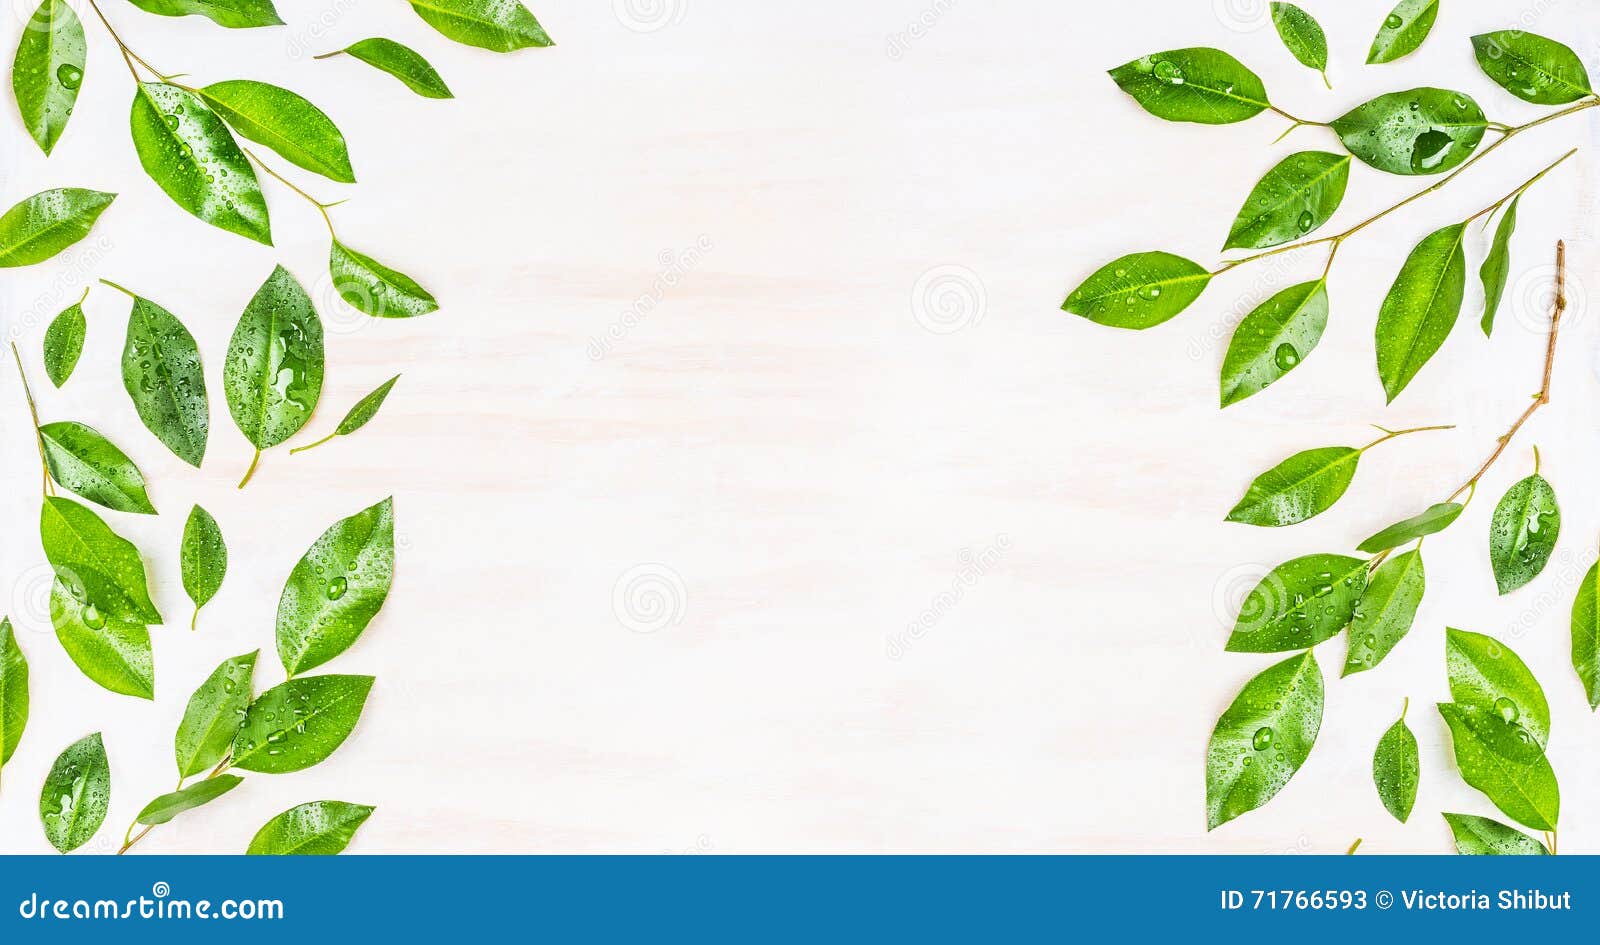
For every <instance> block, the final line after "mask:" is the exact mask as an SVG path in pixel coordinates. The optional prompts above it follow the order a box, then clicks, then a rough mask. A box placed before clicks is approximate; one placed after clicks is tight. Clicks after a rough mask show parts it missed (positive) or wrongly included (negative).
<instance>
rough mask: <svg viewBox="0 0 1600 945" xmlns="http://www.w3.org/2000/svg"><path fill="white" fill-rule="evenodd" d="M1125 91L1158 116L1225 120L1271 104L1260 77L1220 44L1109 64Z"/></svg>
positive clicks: (1214, 121)
mask: <svg viewBox="0 0 1600 945" xmlns="http://www.w3.org/2000/svg"><path fill="white" fill-rule="evenodd" d="M1111 78H1112V80H1113V81H1115V82H1116V83H1117V86H1118V87H1119V88H1121V89H1122V91H1124V92H1127V93H1128V94H1129V95H1131V96H1133V99H1134V101H1136V102H1138V103H1139V104H1140V105H1142V106H1144V110H1145V111H1147V112H1149V113H1150V114H1152V115H1155V116H1156V117H1157V118H1165V119H1166V120H1168V121H1193V122H1199V123H1201V124H1205V125H1226V124H1231V123H1233V122H1236V121H1244V120H1245V119H1247V118H1254V117H1255V116H1256V115H1259V114H1261V112H1262V110H1263V109H1265V108H1267V107H1268V102H1267V90H1266V88H1265V87H1264V86H1263V85H1262V84H1261V78H1260V77H1259V76H1257V75H1256V74H1255V73H1254V72H1251V71H1250V70H1249V69H1246V68H1245V66H1244V63H1242V62H1240V61H1239V60H1237V59H1235V58H1233V57H1232V56H1230V55H1228V54H1227V53H1225V52H1223V51H1222V50H1220V49H1210V48H1207V47H1196V48H1192V49H1171V50H1168V51H1166V52H1158V53H1151V54H1150V55H1148V56H1143V57H1141V58H1138V59H1135V60H1133V61H1132V62H1129V63H1126V64H1124V65H1120V66H1118V67H1116V68H1115V69H1112V70H1111Z"/></svg>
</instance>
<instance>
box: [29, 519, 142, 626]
mask: <svg viewBox="0 0 1600 945" xmlns="http://www.w3.org/2000/svg"><path fill="white" fill-rule="evenodd" d="M39 539H40V542H41V543H42V544H43V545H44V553H45V557H46V558H48V559H49V561H50V565H51V567H53V568H54V569H55V572H56V576H57V577H59V578H60V579H61V581H62V583H63V584H64V585H66V587H67V588H68V589H70V591H71V596H72V597H74V598H76V599H78V600H80V601H84V602H86V603H87V602H92V603H93V604H94V605H95V606H96V607H97V608H98V609H99V610H100V611H101V612H102V613H103V614H105V615H106V616H107V617H126V618H129V619H132V620H137V621H139V622H140V623H146V624H155V623H161V612H160V611H158V610H156V607H155V604H153V603H151V602H150V590H149V587H148V585H147V584H146V582H145V574H144V560H143V559H142V558H140V557H139V549H138V548H135V547H134V545H133V543H132V542H130V541H128V540H127V539H126V538H123V537H122V536H121V535H118V534H117V533H116V532H114V531H112V530H111V528H110V526H108V525H106V523H105V522H104V521H102V520H101V518H100V516H98V515H96V514H94V512H92V511H90V510H89V509H88V508H86V507H85V506H82V505H79V504H78V503H76V502H74V501H72V500H71V499H63V498H60V497H59V496H50V497H47V498H46V499H45V500H44V506H43V508H41V509H40V511H39Z"/></svg>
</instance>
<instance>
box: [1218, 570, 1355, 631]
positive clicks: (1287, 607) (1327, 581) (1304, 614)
mask: <svg viewBox="0 0 1600 945" xmlns="http://www.w3.org/2000/svg"><path fill="white" fill-rule="evenodd" d="M1366 587H1367V562H1366V561H1365V560H1364V559H1362V558H1352V557H1349V556H1348V555H1326V554H1322V555H1306V556H1304V557H1301V558H1294V559H1292V560H1290V561H1286V562H1284V563H1283V564H1280V565H1278V566H1277V567H1276V568H1273V569H1272V570H1271V571H1270V572H1269V573H1268V574H1267V576H1266V577H1264V578H1262V579H1261V582H1260V583H1259V584H1257V585H1256V586H1255V587H1254V588H1252V589H1251V591H1250V593H1249V594H1247V595H1245V599H1244V603H1243V604H1241V605H1240V607H1239V619H1238V620H1237V621H1236V622H1235V623H1234V625H1233V634H1232V635H1231V636H1229V637H1228V646H1227V649H1228V652H1230V653H1281V652H1284V651H1287V650H1300V649H1305V648H1306V647H1312V646H1316V645H1317V644H1318V643H1321V642H1322V641H1324V640H1327V639H1329V638H1331V637H1332V636H1333V635H1334V634H1336V633H1338V632H1339V631H1340V630H1343V629H1344V628H1345V627H1346V626H1348V625H1349V623H1350V620H1351V618H1353V617H1354V616H1355V612H1356V602H1357V601H1359V600H1360V599H1361V594H1362V592H1363V591H1365V590H1366Z"/></svg>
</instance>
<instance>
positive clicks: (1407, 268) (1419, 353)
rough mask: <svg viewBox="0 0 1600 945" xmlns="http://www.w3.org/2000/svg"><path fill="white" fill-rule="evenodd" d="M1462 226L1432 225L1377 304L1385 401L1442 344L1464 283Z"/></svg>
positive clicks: (1456, 311) (1455, 315)
mask: <svg viewBox="0 0 1600 945" xmlns="http://www.w3.org/2000/svg"><path fill="white" fill-rule="evenodd" d="M1466 230H1467V225H1466V224H1465V223H1456V224H1453V225H1451V226H1447V227H1444V228H1442V229H1438V230H1435V231H1434V232H1432V233H1431V234H1429V235H1428V236H1426V237H1424V238H1423V240H1422V242H1420V243H1418V244H1417V247H1416V249H1413V250H1412V251H1411V255H1410V256H1408V257H1406V261H1405V264H1404V265H1402V266H1401V267H1400V273H1399V275H1397V276H1395V278H1394V284H1393V285H1391V286H1390V287H1389V294H1388V295H1386V296H1384V299H1383V305H1382V306H1380V307H1379V309H1378V323H1377V328H1376V330H1375V332H1374V335H1375V339H1374V340H1375V344H1376V346H1377V351H1378V377H1379V379H1381V380H1382V381H1383V389H1384V392H1385V393H1386V394H1387V395H1388V400H1389V402H1390V403H1393V402H1394V399H1395V398H1396V397H1398V396H1399V395H1400V392H1401V391H1403V390H1405V389H1406V385H1407V384H1410V383H1411V379H1412V378H1414V377H1416V376H1417V372H1418V371H1420V370H1422V366H1423V365H1424V364H1427V363H1428V359H1429V358H1431V357H1433V355H1434V353H1435V352H1437V351H1438V350H1439V346H1440V345H1442V344H1444V340H1445V338H1446V337H1448V336H1449V334H1450V329H1452V328H1454V327H1455V324H1456V319H1457V318H1458V317H1459V316H1460V315H1461V298H1462V296H1463V294H1464V293H1465V292H1466V286H1467V255H1466V250H1465V249H1464V248H1463V247H1462V240H1463V239H1464V238H1465V234H1466Z"/></svg>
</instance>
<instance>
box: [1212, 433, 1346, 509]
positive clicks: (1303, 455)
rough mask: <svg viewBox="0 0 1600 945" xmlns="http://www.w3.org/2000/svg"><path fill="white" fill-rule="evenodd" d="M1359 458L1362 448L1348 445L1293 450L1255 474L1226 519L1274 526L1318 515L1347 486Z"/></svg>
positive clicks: (1342, 493)
mask: <svg viewBox="0 0 1600 945" xmlns="http://www.w3.org/2000/svg"><path fill="white" fill-rule="evenodd" d="M1360 461H1361V451H1360V450H1358V449H1356V448H1354V447H1350V446H1324V447H1321V448H1318V449H1314V450H1304V451H1302V452H1299V453H1296V454H1294V455H1293V456H1291V457H1289V458H1288V459H1286V460H1284V461H1283V462H1281V463H1279V464H1278V465H1276V466H1274V467H1272V468H1271V469H1269V470H1267V471H1266V472H1264V473H1262V474H1261V475H1259V476H1257V477H1256V478H1255V481H1254V482H1252V483H1250V488H1248V489H1246V490H1245V493H1244V498H1242V499H1240V500H1239V502H1238V504H1237V505H1235V506H1234V507H1233V510H1232V511H1230V512H1229V513H1228V517H1227V520H1228V521H1230V522H1242V523H1244V524H1246V525H1262V526H1267V527H1276V526H1281V525H1294V524H1296V523H1298V522H1303V521H1305V520H1306V519H1308V518H1311V517H1313V516H1315V515H1320V514H1321V513H1323V512H1325V511H1327V510H1328V509H1329V508H1330V507H1331V506H1332V505H1333V503H1335V502H1337V501H1339V497H1340V496H1342V495H1344V492H1345V490H1346V489H1348V488H1350V480H1351V479H1352V478H1353V477H1354V476H1355V474H1356V464H1357V463H1359V462H1360Z"/></svg>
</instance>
